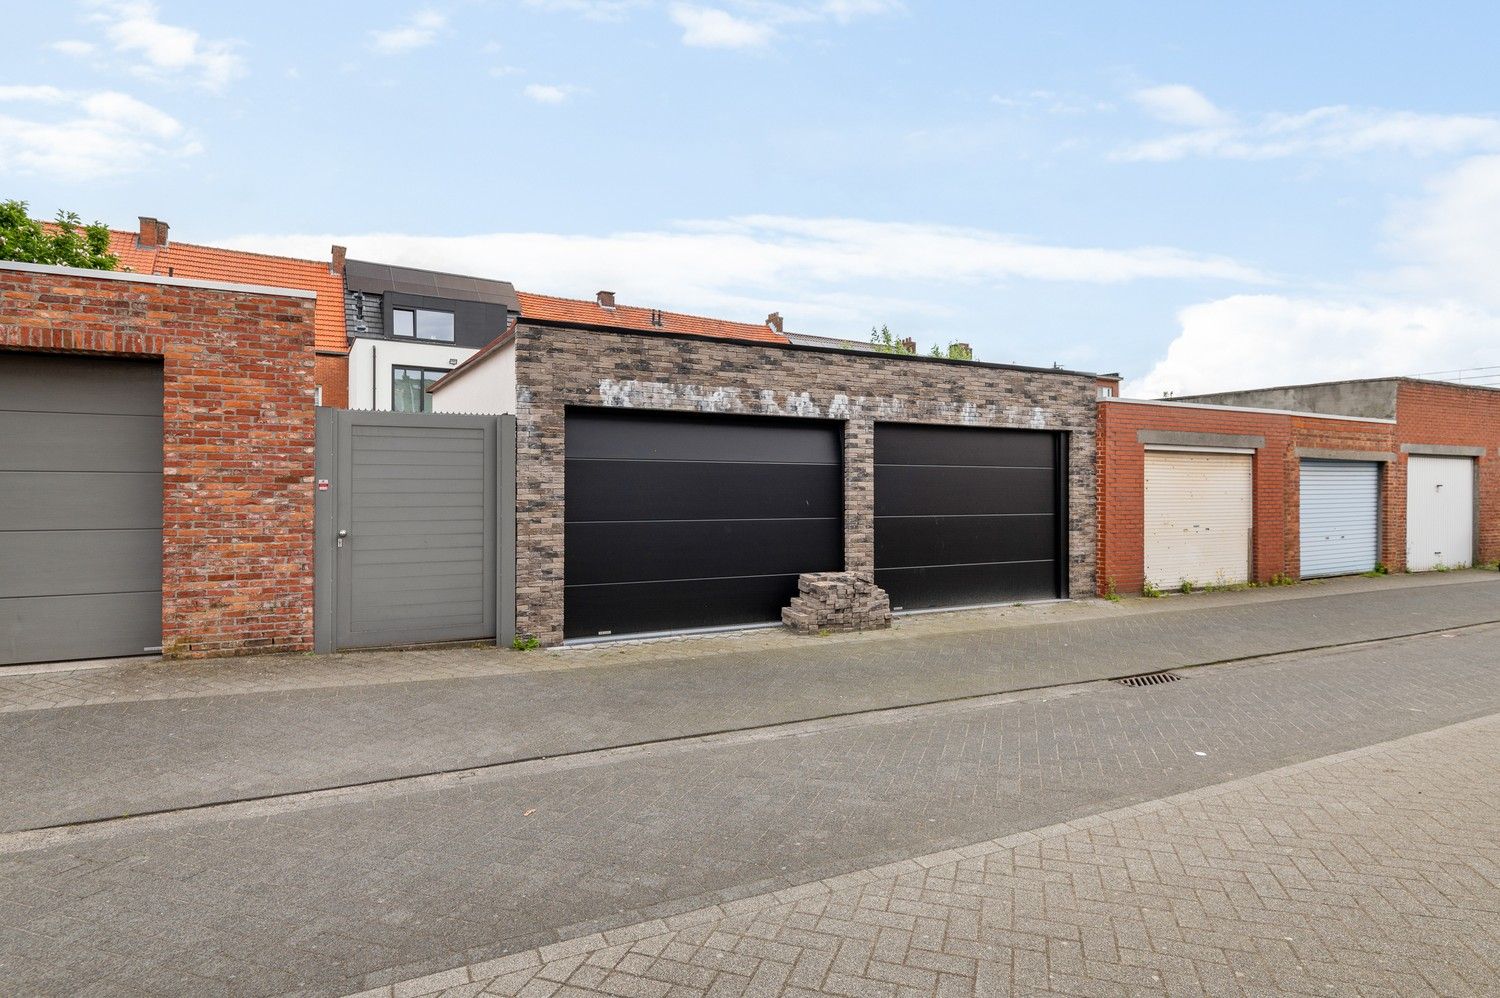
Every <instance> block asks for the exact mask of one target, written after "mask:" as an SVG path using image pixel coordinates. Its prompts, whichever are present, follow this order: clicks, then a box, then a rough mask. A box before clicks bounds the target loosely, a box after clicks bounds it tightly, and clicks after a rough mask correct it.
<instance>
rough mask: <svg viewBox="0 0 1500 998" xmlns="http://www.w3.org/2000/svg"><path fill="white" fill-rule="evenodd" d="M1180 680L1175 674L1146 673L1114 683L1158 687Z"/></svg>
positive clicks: (1117, 680)
mask: <svg viewBox="0 0 1500 998" xmlns="http://www.w3.org/2000/svg"><path fill="white" fill-rule="evenodd" d="M1180 679H1182V677H1181V676H1179V675H1177V674H1176V673H1175V672H1148V673H1146V674H1145V675H1141V676H1126V677H1125V678H1124V679H1116V680H1115V682H1117V683H1119V684H1120V685H1121V686H1160V685H1161V684H1162V683H1175V682H1177V681H1179V680H1180Z"/></svg>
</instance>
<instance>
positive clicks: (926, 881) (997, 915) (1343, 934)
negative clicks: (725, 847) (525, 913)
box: [367, 715, 1500, 998]
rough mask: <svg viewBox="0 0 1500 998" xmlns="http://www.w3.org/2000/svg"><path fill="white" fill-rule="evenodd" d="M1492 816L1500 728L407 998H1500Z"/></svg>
mask: <svg viewBox="0 0 1500 998" xmlns="http://www.w3.org/2000/svg"><path fill="white" fill-rule="evenodd" d="M1497 814H1500V715H1495V716H1491V717H1488V718H1484V719H1481V720H1478V721H1470V722H1466V723H1463V724H1459V725H1455V726H1453V727H1448V728H1441V729H1438V730H1437V731H1434V732H1431V733H1428V734H1422V735H1414V736H1412V737H1409V738H1405V739H1400V740H1398V741H1392V742H1387V743H1385V744H1383V745H1379V746H1374V747H1370V748H1365V749H1356V750H1354V751H1352V752H1349V753H1344V754H1340V755H1335V756H1331V757H1325V758H1323V759H1319V760H1315V761H1312V762H1307V763H1302V764H1299V765H1294V766H1291V767H1288V768H1284V769H1279V770H1274V771H1272V772H1269V773H1265V774H1261V775H1257V776H1253V777H1249V778H1246V779H1241V780H1236V781H1233V782H1230V783H1225V784H1220V785H1218V786H1214V787H1209V788H1204V789H1203V790H1198V791H1192V792H1189V793H1187V794H1183V795H1180V796H1177V797H1173V798H1169V799H1166V800H1159V801H1153V802H1150V803H1146V804H1142V805H1137V806H1133V807H1129V808H1124V809H1122V810H1120V811H1115V812H1109V813H1106V814H1101V815H1097V816H1094V817H1092V818H1088V819H1084V820H1080V821H1075V822H1072V823H1069V824H1063V825H1058V826H1054V827H1051V828H1046V829H1040V830H1038V831H1035V832H1025V833H1021V834H1019V835H1014V836H1009V837H1007V838H1003V839H1000V840H998V841H990V842H985V843H980V844H977V845H974V846H970V847H967V848H962V849H955V850H950V851H947V852H943V853H938V854H934V855H928V856H922V857H917V858H913V859H910V860H907V861H905V862H901V863H895V864H892V865H889V866H885V867H881V868H877V869H867V870H861V871H858V872H855V873H850V874H845V875H843V876H841V877H837V878H834V879H832V880H828V881H823V882H820V883H812V884H806V885H802V886H799V887H795V888H788V889H786V890H783V891H780V892H776V893H773V894H768V895H763V896H760V897H755V898H746V899H744V900H742V901H740V902H736V903H730V904H724V905H720V906H715V907H713V908H709V909H701V910H699V911H696V912H692V913H686V914H683V915H679V916H676V917H674V918H671V919H665V920H654V921H651V922H646V923H637V924H635V925H631V926H626V927H622V928H619V929H615V930H613V931H610V932H607V933H601V934H595V935H591V936H586V937H583V938H579V939H575V940H570V941H567V942H559V943H554V944H552V945H551V946H548V947H544V948H542V949H540V950H530V951H526V952H522V953H518V954H515V955H513V956H510V957H505V958H501V959H498V960H495V961H491V962H489V963H486V964H480V965H477V966H472V967H465V968H458V969H455V970H452V971H448V972H445V973H442V974H439V975H436V976H434V977H430V978H427V979H425V980H416V981H410V982H406V983H404V984H403V985H402V986H401V988H400V991H399V993H400V994H401V995H408V996H416V995H439V994H441V995H444V996H448V998H459V996H467V995H473V994H476V993H479V992H481V991H482V992H483V993H484V994H489V995H509V996H520V995H525V996H526V998H552V996H554V995H608V996H652V998H668V996H670V998H688V996H703V995H733V996H748V995H789V996H790V995H810V994H836V995H855V996H864V995H876V996H890V998H898V996H900V998H907V996H910V998H918V996H922V998H926V996H932V995H969V994H976V995H1002V994H1038V993H1043V992H1046V993H1062V994H1075V995H1081V994H1098V995H1109V994H1113V995H1203V994H1215V995H1234V994H1251V995H1253V994H1269V993H1277V994H1299V995H1329V994H1400V995H1418V994H1442V995H1481V994H1494V993H1495V992H1496V991H1497V990H1500V823H1497V821H1496V815H1497ZM397 993H398V992H397V990H396V989H395V988H391V987H384V988H380V989H378V990H377V991H373V992H370V993H369V994H368V996H367V998H393V996H394V995H395V994H397Z"/></svg>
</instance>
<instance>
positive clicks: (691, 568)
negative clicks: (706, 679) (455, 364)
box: [564, 409, 843, 638]
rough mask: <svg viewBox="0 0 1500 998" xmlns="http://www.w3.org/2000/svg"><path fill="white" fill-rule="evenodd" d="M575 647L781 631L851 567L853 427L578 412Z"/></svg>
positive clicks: (570, 543)
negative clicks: (691, 634) (809, 586)
mask: <svg viewBox="0 0 1500 998" xmlns="http://www.w3.org/2000/svg"><path fill="white" fill-rule="evenodd" d="M564 494H565V607H564V632H565V635H566V636H567V637H569V638H579V637H596V636H599V635H601V634H610V635H619V634H638V633H645V632H654V631H672V630H685V629H691V628H700V627H718V626H731V625H736V624H750V623H762V622H771V621H775V620H777V619H778V618H779V616H780V612H781V608H782V607H784V606H786V605H787V603H789V602H790V601H791V598H792V596H794V595H795V594H796V588H797V576H798V575H800V574H802V573H804V572H818V571H836V570H838V569H840V568H842V567H843V475H842V454H841V441H840V435H839V428H838V425H837V424H834V423H826V422H821V421H803V420H789V419H759V418H744V417H730V416H698V415H677V414H666V413H638V412H633V411H628V410H627V411H620V410H588V409H576V410H570V411H569V413H568V416H567V453H566V482H565V493H564Z"/></svg>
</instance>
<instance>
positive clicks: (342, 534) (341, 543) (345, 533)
mask: <svg viewBox="0 0 1500 998" xmlns="http://www.w3.org/2000/svg"><path fill="white" fill-rule="evenodd" d="M348 536H349V531H347V530H340V531H339V534H338V537H339V547H343V546H344V538H345V537H348Z"/></svg>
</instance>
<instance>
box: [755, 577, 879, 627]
mask: <svg viewBox="0 0 1500 998" xmlns="http://www.w3.org/2000/svg"><path fill="white" fill-rule="evenodd" d="M781 622H782V623H783V624H785V625H786V626H787V627H790V628H791V629H792V630H794V631H796V632H797V633H798V634H818V633H821V632H824V631H873V630H880V629H881V628H886V627H890V626H891V600H890V597H889V596H887V595H886V593H885V590H884V589H881V588H880V587H879V586H877V585H876V584H875V579H874V577H873V576H871V575H870V574H869V573H867V572H809V573H807V574H806V575H802V576H800V577H799V578H798V579H797V595H796V596H794V597H792V604H791V606H788V607H784V608H783V609H782V611H781Z"/></svg>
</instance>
